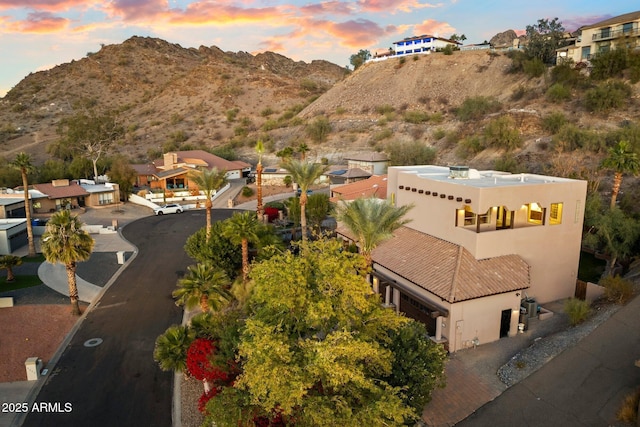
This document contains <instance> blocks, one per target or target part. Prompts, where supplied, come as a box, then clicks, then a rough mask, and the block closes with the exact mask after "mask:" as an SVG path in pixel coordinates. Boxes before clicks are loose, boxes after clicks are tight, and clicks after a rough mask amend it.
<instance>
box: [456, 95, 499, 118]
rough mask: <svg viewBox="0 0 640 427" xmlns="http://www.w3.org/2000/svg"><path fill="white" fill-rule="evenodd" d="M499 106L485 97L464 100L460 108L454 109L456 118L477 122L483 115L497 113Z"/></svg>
mask: <svg viewBox="0 0 640 427" xmlns="http://www.w3.org/2000/svg"><path fill="white" fill-rule="evenodd" d="M500 108H501V105H500V103H499V102H498V101H496V100H495V99H492V98H487V97H486V96H474V97H471V98H466V99H465V100H464V101H463V102H462V104H461V105H460V107H458V108H457V109H456V116H457V117H458V118H459V119H460V120H462V121H465V122H466V121H470V120H479V119H481V118H482V117H484V115H485V114H489V113H495V112H496V111H499V110H500Z"/></svg>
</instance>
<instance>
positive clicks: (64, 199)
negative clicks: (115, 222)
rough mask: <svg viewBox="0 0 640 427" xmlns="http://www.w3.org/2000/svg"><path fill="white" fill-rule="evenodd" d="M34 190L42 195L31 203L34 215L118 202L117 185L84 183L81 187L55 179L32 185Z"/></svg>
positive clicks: (74, 183) (64, 180) (65, 180)
mask: <svg viewBox="0 0 640 427" xmlns="http://www.w3.org/2000/svg"><path fill="white" fill-rule="evenodd" d="M32 187H33V188H34V189H35V190H37V191H38V192H40V193H41V194H42V196H41V197H39V198H35V197H34V196H33V197H34V201H33V212H34V213H36V214H37V213H51V212H55V211H57V210H60V209H63V208H70V209H75V208H83V207H85V206H89V207H101V206H110V205H114V204H116V203H117V202H118V201H119V200H120V189H119V187H118V184H113V183H107V184H93V183H92V182H85V183H83V185H80V184H78V182H75V181H69V180H68V179H55V180H53V181H52V182H50V183H46V184H33V186H32Z"/></svg>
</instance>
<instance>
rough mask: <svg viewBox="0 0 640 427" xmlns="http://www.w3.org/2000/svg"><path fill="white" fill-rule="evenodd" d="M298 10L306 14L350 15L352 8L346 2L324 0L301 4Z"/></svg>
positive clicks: (352, 11)
mask: <svg viewBox="0 0 640 427" xmlns="http://www.w3.org/2000/svg"><path fill="white" fill-rule="evenodd" d="M300 12H302V13H303V14H304V15H307V16H318V15H321V14H332V15H352V14H353V13H354V9H353V8H352V7H351V6H350V5H348V4H346V3H342V2H339V1H326V2H320V3H314V4H308V5H306V6H302V7H300Z"/></svg>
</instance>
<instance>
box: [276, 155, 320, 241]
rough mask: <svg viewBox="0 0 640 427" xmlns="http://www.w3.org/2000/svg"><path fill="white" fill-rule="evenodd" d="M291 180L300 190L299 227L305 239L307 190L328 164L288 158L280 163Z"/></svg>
mask: <svg viewBox="0 0 640 427" xmlns="http://www.w3.org/2000/svg"><path fill="white" fill-rule="evenodd" d="M282 167H283V168H284V169H286V170H287V171H288V172H289V174H291V177H292V178H293V181H294V182H295V183H297V184H298V188H299V191H300V228H301V229H302V240H303V241H306V240H307V215H306V206H307V190H308V189H309V187H311V185H312V184H313V183H314V182H315V181H316V180H317V179H318V178H320V177H321V176H322V174H323V173H325V172H326V171H327V169H328V166H326V165H322V164H320V163H310V162H301V161H297V160H288V161H286V162H284V163H283V164H282Z"/></svg>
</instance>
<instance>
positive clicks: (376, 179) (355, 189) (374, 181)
mask: <svg viewBox="0 0 640 427" xmlns="http://www.w3.org/2000/svg"><path fill="white" fill-rule="evenodd" d="M331 192H332V193H333V194H335V196H334V197H332V198H331V199H330V200H331V201H332V202H337V201H338V200H354V199H357V198H358V197H369V196H374V197H377V198H379V199H385V198H386V197H387V175H374V176H372V177H371V178H368V179H363V180H362V181H356V182H353V183H351V184H345V185H341V186H339V187H334V188H332V189H331Z"/></svg>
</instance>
